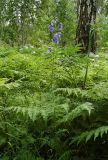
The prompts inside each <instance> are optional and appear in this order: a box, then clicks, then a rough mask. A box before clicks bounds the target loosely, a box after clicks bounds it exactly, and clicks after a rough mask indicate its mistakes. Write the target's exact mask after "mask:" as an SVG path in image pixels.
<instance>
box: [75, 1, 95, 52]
mask: <svg viewBox="0 0 108 160" xmlns="http://www.w3.org/2000/svg"><path fill="white" fill-rule="evenodd" d="M77 20H78V24H77V30H76V43H77V44H81V52H82V53H87V52H88V49H90V51H91V52H94V53H95V51H96V32H95V31H94V30H91V26H92V25H94V24H95V21H96V0H77ZM89 45H90V46H89Z"/></svg>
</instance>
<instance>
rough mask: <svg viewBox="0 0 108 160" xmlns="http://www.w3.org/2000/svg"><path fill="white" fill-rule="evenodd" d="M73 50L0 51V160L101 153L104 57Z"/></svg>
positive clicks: (70, 158) (106, 109)
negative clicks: (86, 73) (49, 51)
mask: <svg viewBox="0 0 108 160" xmlns="http://www.w3.org/2000/svg"><path fill="white" fill-rule="evenodd" d="M78 49H79V47H78V46H74V47H67V48H57V47H55V48H54V49H53V51H52V52H51V53H48V52H47V47H45V46H44V47H42V48H38V49H37V48H35V47H32V46H28V47H24V48H20V49H18V48H9V47H8V46H6V47H1V48H0V160H89V158H90V159H92V160H93V159H95V158H96V156H97V157H98V150H99V151H101V153H102V154H103V155H105V154H106V151H105V150H104V151H103V147H105V148H107V147H108V142H107V139H108V136H107V132H108V55H107V54H106V53H102V52H101V53H97V54H96V55H93V54H92V53H90V56H89V58H88V56H87V55H81V54H76V51H77V50H78ZM87 64H88V65H89V68H88V75H87V79H86V83H85V84H84V81H85V72H86V67H87ZM85 148H86V152H85ZM91 153H92V154H91Z"/></svg>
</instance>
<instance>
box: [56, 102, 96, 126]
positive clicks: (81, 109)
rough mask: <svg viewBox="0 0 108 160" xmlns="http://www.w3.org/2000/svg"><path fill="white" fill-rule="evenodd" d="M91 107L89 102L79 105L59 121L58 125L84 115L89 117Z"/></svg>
mask: <svg viewBox="0 0 108 160" xmlns="http://www.w3.org/2000/svg"><path fill="white" fill-rule="evenodd" d="M93 109H94V108H93V105H92V103H90V102H86V103H84V104H81V105H79V106H77V107H76V108H75V109H73V110H72V111H71V112H69V113H68V114H66V115H65V116H64V117H63V118H62V119H61V120H59V121H58V124H60V123H66V122H71V121H73V120H74V119H75V118H77V117H79V116H83V115H86V114H87V113H88V114H89V115H90V114H91V111H92V110H93Z"/></svg>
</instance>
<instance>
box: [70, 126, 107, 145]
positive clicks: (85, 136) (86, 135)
mask: <svg viewBox="0 0 108 160" xmlns="http://www.w3.org/2000/svg"><path fill="white" fill-rule="evenodd" d="M107 133H108V126H102V127H99V128H97V129H94V130H90V131H85V132H83V133H81V134H80V135H79V136H76V137H74V138H73V140H72V141H71V144H73V143H76V142H77V144H79V143H81V142H83V141H85V142H88V141H89V140H90V139H92V138H94V140H96V138H98V137H101V138H102V137H103V135H104V134H107Z"/></svg>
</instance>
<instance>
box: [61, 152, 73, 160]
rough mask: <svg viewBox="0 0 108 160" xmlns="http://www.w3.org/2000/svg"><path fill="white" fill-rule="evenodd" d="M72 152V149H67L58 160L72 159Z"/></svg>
mask: <svg viewBox="0 0 108 160" xmlns="http://www.w3.org/2000/svg"><path fill="white" fill-rule="evenodd" d="M71 154H72V153H71V150H68V151H65V152H64V153H63V154H62V155H61V156H60V157H59V159H58V160H70V157H71Z"/></svg>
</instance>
